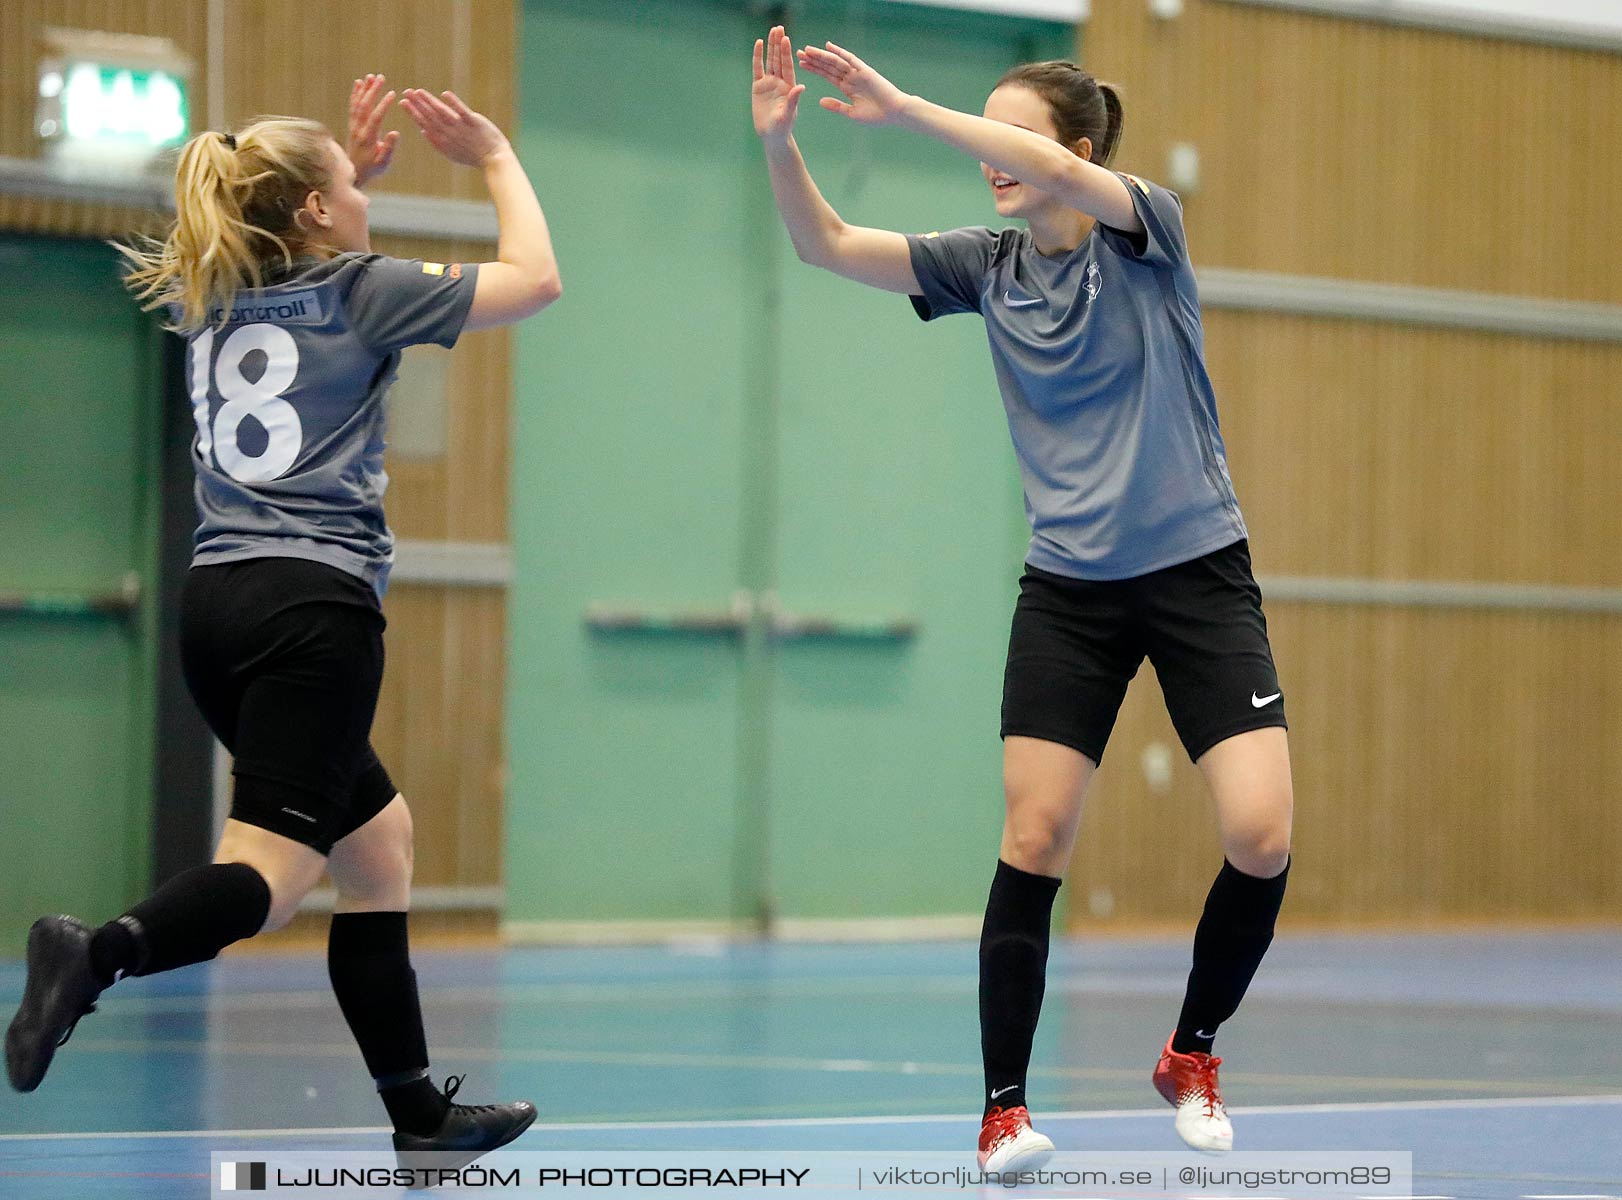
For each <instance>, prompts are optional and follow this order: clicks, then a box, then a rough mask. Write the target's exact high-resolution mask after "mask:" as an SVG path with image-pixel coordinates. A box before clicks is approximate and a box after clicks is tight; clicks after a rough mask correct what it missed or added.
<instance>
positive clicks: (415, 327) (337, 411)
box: [187, 254, 478, 597]
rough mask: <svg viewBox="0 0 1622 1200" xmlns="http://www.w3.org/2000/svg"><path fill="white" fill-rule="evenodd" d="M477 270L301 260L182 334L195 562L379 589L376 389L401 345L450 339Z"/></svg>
mask: <svg viewBox="0 0 1622 1200" xmlns="http://www.w3.org/2000/svg"><path fill="white" fill-rule="evenodd" d="M477 276H478V268H477V267H476V266H475V265H472V264H467V265H462V264H455V265H451V266H446V265H444V264H441V263H424V262H419V261H408V260H403V259H396V258H386V257H384V256H383V255H380V254H341V255H339V256H338V257H336V258H332V259H328V260H325V261H316V260H313V259H311V260H299V261H298V262H296V263H295V264H294V267H293V270H292V271H291V272H289V273H286V274H285V275H284V276H282V277H280V278H277V279H276V280H275V282H273V283H272V284H271V285H270V286H267V287H265V288H263V289H261V290H259V291H244V292H239V293H238V294H237V295H236V297H235V298H234V299H233V301H232V304H231V307H230V309H229V310H220V309H216V310H215V311H214V312H212V313H210V314H209V319H208V323H207V324H206V325H205V326H204V327H203V328H202V329H200V330H196V331H194V332H192V333H190V334H189V335H188V336H187V343H188V344H187V367H188V382H189V387H190V391H191V401H192V415H193V416H194V418H195V419H196V422H197V437H196V439H195V440H194V441H193V443H192V462H193V465H194V466H195V467H196V470H197V512H198V517H199V518H200V524H199V525H198V528H197V539H196V548H195V550H194V552H193V555H192V563H193V565H194V566H201V565H204V564H208V563H222V562H235V561H238V560H240V559H245V558H272V557H285V558H306V559H311V560H314V561H315V562H322V563H327V564H328V565H330V566H334V567H337V568H339V569H340V570H343V571H347V572H348V573H350V574H351V575H356V576H359V577H360V578H362V579H364V580H366V581H367V582H368V583H370V584H371V585H372V587H373V588H375V589H376V591H377V594H378V596H379V597H381V596H382V595H383V592H384V590H385V588H386V587H387V586H388V576H389V568H390V567H391V566H392V564H393V562H394V537H393V535H392V534H391V533H390V532H389V527H388V524H387V522H386V521H385V520H384V518H383V492H384V490H385V489H386V488H387V487H388V482H389V478H388V475H387V474H386V473H385V472H384V470H383V447H384V424H385V415H384V405H383V398H384V394H385V393H386V392H387V391H388V387H389V384H390V383H392V382H393V380H394V376H395V373H396V371H397V370H398V369H399V364H400V351H401V350H402V349H403V348H404V347H406V346H411V345H416V344H418V343H423V342H435V343H438V344H439V345H442V346H451V345H453V344H454V343H455V341H456V339H457V337H458V335H459V334H460V333H461V331H462V325H463V323H464V322H465V321H466V320H467V314H468V308H469V306H470V305H471V304H472V302H473V289H474V285H475V283H476V282H477ZM222 318H223V322H224V323H223V324H221V320H222Z"/></svg>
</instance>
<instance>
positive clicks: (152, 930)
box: [90, 863, 270, 987]
mask: <svg viewBox="0 0 1622 1200" xmlns="http://www.w3.org/2000/svg"><path fill="white" fill-rule="evenodd" d="M269 915H270V885H269V884H267V883H266V882H265V877H264V876H263V875H261V874H260V873H259V872H258V871H256V870H254V869H253V868H252V867H250V866H248V865H247V864H246V863H212V864H210V865H209V866H206V867H193V868H192V869H191V870H189V871H182V872H181V873H180V874H179V875H176V876H175V877H174V878H173V879H171V880H169V882H167V883H165V884H164V885H163V886H162V887H160V888H159V889H158V890H157V891H155V892H153V893H152V894H151V895H150V896H148V897H147V898H146V899H145V900H143V901H141V902H140V903H139V904H137V905H136V906H135V907H134V908H132V909H130V910H129V912H127V913H125V914H124V915H123V916H121V917H119V918H118V919H117V920H116V921H109V922H107V924H105V925H103V926H102V927H101V928H100V929H98V930H96V932H95V935H94V936H93V937H92V938H91V939H90V965H91V967H92V969H94V970H95V972H96V974H97V975H99V976H100V977H101V980H102V986H104V987H106V986H109V985H111V984H112V983H113V982H114V980H116V979H118V978H119V977H120V976H123V975H156V974H157V973H158V972H160V971H172V970H174V969H175V968H176V967H184V966H188V965H190V964H191V963H198V962H207V961H208V960H209V959H211V958H213V957H214V956H215V955H216V954H218V953H219V952H220V951H221V950H223V949H225V948H226V947H227V946H229V945H230V944H231V943H232V942H239V941H241V940H242V939H243V938H250V937H252V936H253V935H254V934H256V933H258V932H259V931H260V930H261V929H263V928H264V925H265V918H266V917H267V916H269Z"/></svg>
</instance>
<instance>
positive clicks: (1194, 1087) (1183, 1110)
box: [1154, 1037, 1233, 1154]
mask: <svg viewBox="0 0 1622 1200" xmlns="http://www.w3.org/2000/svg"><path fill="white" fill-rule="evenodd" d="M1221 1065H1222V1060H1221V1059H1220V1058H1212V1057H1211V1056H1210V1055H1209V1054H1199V1053H1194V1054H1178V1053H1177V1052H1176V1051H1174V1050H1173V1049H1172V1048H1171V1038H1169V1037H1168V1038H1167V1039H1166V1048H1165V1049H1164V1050H1162V1051H1161V1052H1160V1061H1159V1062H1158V1063H1156V1064H1155V1073H1154V1082H1155V1091H1157V1092H1159V1093H1160V1094H1161V1095H1162V1096H1164V1097H1165V1098H1166V1103H1168V1104H1170V1105H1171V1106H1172V1107H1174V1108H1175V1109H1176V1110H1177V1134H1178V1136H1179V1137H1181V1138H1182V1139H1183V1141H1185V1142H1187V1143H1188V1144H1189V1145H1190V1146H1192V1147H1194V1149H1196V1150H1204V1151H1205V1152H1206V1153H1208V1154H1222V1153H1224V1152H1226V1151H1228V1150H1232V1149H1233V1124H1232V1122H1230V1121H1229V1120H1228V1111H1227V1109H1225V1108H1223V1107H1222V1089H1221V1087H1219V1086H1218V1084H1217V1067H1219V1066H1221Z"/></svg>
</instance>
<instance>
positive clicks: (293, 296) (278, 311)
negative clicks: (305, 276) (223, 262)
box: [208, 292, 325, 325]
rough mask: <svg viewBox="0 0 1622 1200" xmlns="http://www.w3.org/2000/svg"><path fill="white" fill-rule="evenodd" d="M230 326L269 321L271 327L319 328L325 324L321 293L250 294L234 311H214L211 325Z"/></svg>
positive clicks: (239, 301)
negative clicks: (223, 324)
mask: <svg viewBox="0 0 1622 1200" xmlns="http://www.w3.org/2000/svg"><path fill="white" fill-rule="evenodd" d="M222 319H223V320H224V321H225V323H226V324H227V325H239V324H242V323H244V322H249V321H253V322H260V321H263V322H268V323H269V324H272V325H320V324H323V323H324V321H325V317H324V315H323V314H322V312H321V294H320V293H319V292H289V293H287V294H286V295H285V296H266V295H264V294H262V293H254V292H250V293H248V294H247V295H246V296H245V297H243V298H242V299H241V300H237V301H233V302H232V305H231V309H230V311H229V312H227V311H226V310H225V309H224V308H211V309H209V310H208V324H210V325H218V324H219V323H220V322H221V320H222Z"/></svg>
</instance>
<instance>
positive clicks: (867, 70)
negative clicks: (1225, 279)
mask: <svg viewBox="0 0 1622 1200" xmlns="http://www.w3.org/2000/svg"><path fill="white" fill-rule="evenodd" d="M799 59H800V65H801V66H803V67H804V68H805V69H806V70H807V71H810V72H811V73H812V74H813V75H820V76H821V77H822V78H823V79H826V80H827V81H828V82H829V83H831V84H833V85H834V87H836V88H838V89H839V90H840V91H841V92H843V93H844V94H845V96H846V97H847V100H848V102H847V101H841V100H835V99H834V98H833V97H831V96H825V97H823V99H822V101H821V103H822V107H823V108H826V109H827V110H828V111H830V112H837V113H841V114H843V115H844V116H847V117H849V118H850V119H851V120H853V121H858V122H860V123H861V124H864V125H893V126H896V127H897V128H901V129H910V130H912V131H914V132H915V133H922V134H925V135H926V136H928V137H932V138H934V139H935V140H936V141H939V142H944V143H946V145H948V146H951V147H952V148H953V149H956V150H961V151H963V153H965V154H968V155H972V156H973V157H975V158H978V159H979V160H980V161H981V162H983V163H986V164H988V165H990V166H992V167H995V168H996V169H997V170H999V171H1002V172H1004V173H1005V174H1007V175H1010V176H1012V177H1013V178H1015V179H1017V180H1019V181H1020V182H1021V183H1028V184H1030V185H1031V186H1032V187H1034V188H1039V189H1040V190H1042V191H1044V192H1047V193H1049V194H1050V195H1053V196H1057V197H1058V198H1059V199H1060V200H1061V201H1062V202H1063V203H1064V204H1066V205H1068V206H1069V207H1071V208H1074V209H1078V210H1080V211H1081V212H1084V213H1086V214H1087V215H1088V216H1090V217H1093V218H1095V219H1096V220H1099V221H1102V222H1103V223H1104V224H1105V225H1108V226H1109V227H1110V228H1111V229H1120V230H1123V231H1124V232H1126V233H1141V232H1142V231H1143V222H1142V220H1141V219H1139V217H1138V213H1137V209H1136V208H1134V207H1133V204H1132V195H1131V193H1130V192H1128V191H1127V186H1126V184H1124V183H1122V182H1121V179H1120V177H1119V176H1118V175H1116V174H1115V172H1113V171H1110V170H1106V169H1105V168H1103V167H1100V166H1098V165H1097V164H1096V163H1091V162H1088V161H1087V160H1086V159H1084V158H1082V157H1081V156H1080V155H1077V154H1074V153H1072V152H1071V151H1070V150H1068V149H1066V148H1065V147H1064V146H1061V145H1060V144H1059V143H1058V142H1055V141H1054V140H1053V139H1052V138H1046V137H1043V136H1042V135H1041V134H1039V133H1033V132H1031V131H1030V130H1029V129H1021V128H1020V127H1019V126H1017V125H1007V124H1004V123H1003V122H1001V121H989V120H987V119H986V118H985V117H976V116H972V115H970V114H969V113H961V112H958V111H956V110H955V109H950V108H944V107H942V106H941V105H939V104H931V103H930V102H929V101H927V100H925V99H924V98H923V97H921V96H909V95H907V94H906V93H905V92H903V91H901V89H900V88H898V87H896V86H895V85H894V84H893V83H891V82H890V81H889V80H888V79H886V78H885V77H884V76H882V75H880V74H879V73H878V72H877V71H875V70H874V69H873V68H872V67H870V66H868V65H867V64H866V63H865V62H863V61H862V60H861V59H859V58H857V57H856V56H855V55H854V54H852V53H851V52H850V51H849V50H845V49H843V48H841V47H839V46H836V45H834V44H833V43H832V42H829V43H828V45H827V48H826V49H818V48H816V47H815V46H807V47H806V48H805V49H803V50H801V51H800V52H799Z"/></svg>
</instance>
